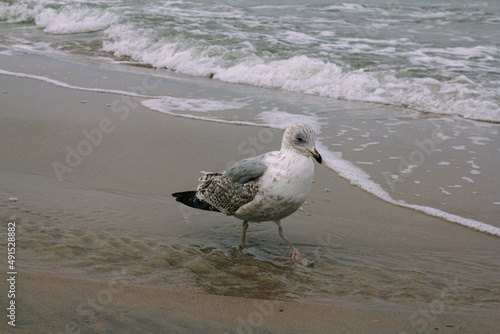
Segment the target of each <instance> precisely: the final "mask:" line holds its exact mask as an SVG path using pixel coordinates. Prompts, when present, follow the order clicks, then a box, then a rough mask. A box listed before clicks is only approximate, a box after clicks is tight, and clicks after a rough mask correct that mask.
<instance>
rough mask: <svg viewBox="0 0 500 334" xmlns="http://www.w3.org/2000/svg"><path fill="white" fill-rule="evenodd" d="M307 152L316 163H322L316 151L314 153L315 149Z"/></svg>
mask: <svg viewBox="0 0 500 334" xmlns="http://www.w3.org/2000/svg"><path fill="white" fill-rule="evenodd" d="M307 152H309V154H310V155H311V156H312V157H313V158H314V159H316V161H317V162H319V163H321V162H322V161H323V159H322V158H321V155H320V154H319V153H318V151H316V148H314V151H310V150H307Z"/></svg>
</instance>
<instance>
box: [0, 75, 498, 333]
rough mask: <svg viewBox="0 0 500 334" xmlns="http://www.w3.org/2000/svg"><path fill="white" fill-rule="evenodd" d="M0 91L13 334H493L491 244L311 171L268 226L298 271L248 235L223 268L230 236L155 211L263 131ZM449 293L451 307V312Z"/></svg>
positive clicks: (265, 143)
mask: <svg viewBox="0 0 500 334" xmlns="http://www.w3.org/2000/svg"><path fill="white" fill-rule="evenodd" d="M107 75H110V74H109V73H107ZM137 78H140V76H138V77H137ZM133 79H136V77H134V78H133ZM129 80H130V81H131V82H133V80H132V79H129ZM141 80H142V79H141ZM0 83H1V84H2V85H4V87H8V88H6V89H4V90H5V91H6V92H7V93H3V95H2V97H1V98H2V111H1V112H0V117H1V122H0V130H1V131H0V143H1V145H0V156H1V157H2V159H1V160H0V175H1V177H0V219H1V220H2V222H8V221H9V220H15V221H16V222H18V224H19V229H18V230H17V233H18V234H17V240H18V242H19V246H18V252H19V258H18V266H19V275H18V280H17V283H18V285H17V289H18V292H19V297H18V299H17V300H16V302H18V305H19V309H18V310H19V313H18V320H19V326H20V328H23V329H24V330H25V331H26V332H34V331H39V330H45V331H47V330H48V331H51V330H52V331H54V332H57V333H58V332H64V331H65V330H66V329H65V327H66V325H67V324H70V325H69V327H68V329H69V330H73V329H75V330H76V329H81V330H82V333H101V332H102V333H104V332H109V331H111V332H118V331H119V332H127V331H129V332H137V331H160V330H172V331H176V332H181V333H182V332H186V333H189V332H196V331H205V330H206V332H208V333H210V332H214V333H215V332H217V333H221V332H224V331H227V332H229V333H233V332H244V333H245V332H251V331H250V330H254V331H255V332H259V331H262V332H278V333H280V332H283V333H294V332H296V333H303V332H305V331H313V332H317V333H330V332H331V330H332V328H338V330H339V331H343V332H373V333H387V332H391V331H393V332H398V333H400V332H405V331H408V332H415V331H417V330H419V329H422V330H423V331H424V332H434V328H439V330H440V331H443V332H445V333H446V332H454V331H458V330H459V329H460V327H464V328H465V329H470V330H471V331H473V332H480V333H486V332H494V330H495V329H496V326H498V323H500V319H498V316H497V315H495V314H493V311H494V309H495V303H494V301H493V302H492V301H491V298H495V296H497V294H498V290H497V286H498V284H497V283H498V278H495V276H494V273H495V272H496V270H497V269H498V268H500V264H499V263H498V261H496V260H495V258H497V257H498V255H499V254H500V243H499V239H498V238H497V237H494V236H489V235H486V234H483V233H480V232H476V231H473V230H470V229H468V228H466V227H463V226H460V225H458V224H453V223H450V222H446V221H444V220H441V219H439V218H435V217H431V216H428V215H426V214H423V213H420V212H417V211H414V210H410V209H408V208H403V207H398V206H395V205H393V204H390V203H387V202H385V201H383V200H381V199H379V198H377V197H375V196H373V195H371V194H369V193H367V192H365V191H363V190H362V189H360V188H357V187H355V186H352V185H351V184H350V183H349V182H348V181H346V180H345V179H343V178H341V177H340V176H338V175H337V174H336V173H334V172H332V171H331V170H330V169H328V168H326V167H325V166H319V165H316V166H315V169H316V171H315V177H314V179H315V183H314V184H313V187H312V190H311V193H310V195H309V198H308V201H307V204H305V205H304V206H303V210H300V211H297V212H296V213H295V214H293V215H292V216H290V217H288V218H287V219H286V220H285V231H286V233H287V236H288V237H289V238H290V240H291V241H292V242H293V243H294V245H296V247H297V248H298V249H299V250H300V251H301V253H303V254H304V255H305V256H306V257H312V258H315V259H318V260H319V261H318V265H317V266H316V267H314V268H313V269H312V270H311V271H309V270H305V269H304V268H301V267H297V266H294V265H293V264H291V263H290V261H289V255H290V254H288V250H287V248H286V245H283V244H281V243H280V241H279V237H277V231H276V230H275V228H274V226H272V224H255V225H251V226H250V228H249V231H248V235H247V236H248V245H249V247H248V250H247V251H246V252H245V253H244V254H243V255H241V254H237V253H235V252H234V251H233V250H232V247H233V246H234V245H236V244H237V242H238V240H239V239H238V238H239V237H238V235H239V233H240V222H239V221H238V220H236V219H234V218H232V217H225V216H223V215H216V214H210V213H208V214H206V213H202V212H197V211H189V210H186V209H184V210H183V208H182V207H179V205H178V204H177V203H176V202H175V200H173V199H172V198H171V196H170V194H171V193H172V192H175V191H182V190H188V189H192V188H193V187H195V186H196V184H197V178H198V177H199V176H200V170H201V169H205V170H209V171H218V170H223V169H224V168H226V167H227V165H228V164H229V163H230V162H233V160H239V159H242V158H245V157H248V156H250V155H255V154H254V153H256V154H260V153H264V152H265V151H269V150H276V149H279V145H280V142H281V136H282V132H281V131H278V130H269V129H267V130H266V132H265V133H263V132H259V130H260V131H262V130H261V129H259V128H256V127H250V126H243V125H231V124H221V123H214V122H204V121H199V120H192V119H185V118H181V117H173V116H168V115H164V114H161V113H158V112H152V111H150V110H148V109H146V108H144V107H143V106H142V105H140V103H137V102H138V101H135V100H122V99H121V97H120V96H117V95H116V94H114V95H113V94H106V93H97V92H88V91H75V90H72V89H69V88H64V87H57V86H52V85H48V84H46V83H43V82H39V81H33V80H30V79H26V78H15V77H6V76H0ZM128 84H129V83H128V82H127V83H124V84H123V85H124V86H125V87H127V85H128ZM186 86H188V84H186ZM242 89H244V88H242ZM27 97H28V98H27ZM48 97H50V98H48ZM115 101H118V102H116V103H117V104H116V105H115V106H116V108H117V109H116V110H121V111H122V112H121V113H120V112H113V110H112V108H111V106H113V103H115ZM124 101H125V102H124ZM126 101H128V102H130V103H134V104H131V105H133V106H134V108H132V107H130V108H129V109H128V113H125V109H123V108H122V109H119V108H120V107H123V106H126V105H127V104H126ZM125 115H126V116H125ZM259 134H260V138H261V139H260V141H259ZM263 135H266V136H267V137H266V136H263ZM262 138H264V140H262ZM252 143H257V144H258V145H253V144H252ZM250 149H252V150H250ZM212 152H216V154H212ZM179 171H180V172H179ZM58 172H59V174H58ZM58 176H60V177H58ZM60 179H62V182H61V180H60ZM12 197H15V198H16V199H17V200H16V201H10V200H9V198H12ZM305 222H307V224H304V223H305ZM30 268H32V269H31V271H30ZM40 268H45V270H46V271H49V272H50V275H47V273H46V272H45V273H39V271H40ZM123 269H125V270H126V272H130V273H131V275H132V276H133V280H132V281H133V283H131V284H130V285H126V286H123V289H120V291H118V289H117V290H116V291H117V293H116V296H115V295H114V294H113V291H114V290H113V288H112V287H110V286H109V282H111V281H112V280H113V277H114V276H113V275H114V273H116V272H121V270H123ZM75 277H78V279H76V278H75ZM106 282H107V283H106ZM450 282H452V283H453V282H458V285H459V286H460V288H461V289H463V290H465V291H464V292H463V293H462V292H461V291H459V292H458V295H456V296H455V295H451V291H453V289H451V288H450V287H454V285H450V284H452V283H450ZM256 284H258V288H256ZM4 287H6V285H5V284H3V285H2V286H1V288H2V295H3V296H6V295H7V293H6V291H5V293H4V292H3V289H4ZM161 287H163V288H161ZM172 287H175V290H183V291H173V290H174V289H173V288H172ZM467 289H469V290H467ZM258 290H261V291H258ZM103 291H110V293H111V295H110V294H109V293H108V292H103ZM99 296H100V297H99ZM109 296H112V298H111V297H110V298H108V299H106V298H107V297H109ZM242 296H244V297H242ZM115 297H116V298H115ZM283 297H286V298H290V301H287V300H280V298H283ZM98 298H100V300H101V301H102V303H101V305H100V306H106V307H101V309H99V310H97V311H98V312H93V311H92V309H91V308H89V307H87V306H89V305H88V300H89V299H90V300H94V303H95V301H96V300H97V299H98ZM259 298H260V299H259ZM262 298H264V299H262ZM6 300H7V298H5V297H3V298H2V305H3V303H5V301H6ZM108 300H109V303H108ZM165 300H168V302H165ZM258 301H264V302H263V303H262V304H260V305H261V306H256V304H255V303H256V302H257V303H258ZM82 303H84V304H83V306H81V307H80V312H78V311H76V310H77V308H78V307H79V306H80V305H82ZM85 303H87V304H85ZM270 303H271V304H272V305H273V307H274V308H273V312H271V311H269V307H270V305H271V304H270ZM329 303H330V305H328V304H329ZM481 303H487V305H488V306H486V307H481V306H479V305H480V304H481ZM488 303H489V304H488ZM104 304H106V305H104ZM165 304H167V305H165ZM377 304H379V305H381V307H380V309H379V308H377V306H376V305H377ZM262 305H263V306H262ZM352 305H359V308H358V307H353V306H352ZM398 305H400V306H399V307H398ZM402 305H406V306H408V305H409V306H408V307H409V308H408V309H405V310H402V308H403V307H402ZM98 306H99V305H98ZM438 306H439V307H440V308H439V309H437V308H432V307H438ZM259 307H260V308H259ZM266 307H268V308H267V309H266ZM280 309H283V312H280V311H279V310H280ZM431 311H433V312H434V313H436V314H429V312H431ZM258 314H260V315H261V316H260V317H259V316H258ZM268 314H269V315H268ZM422 314H426V315H427V317H426V316H423V315H422ZM92 315H94V317H92ZM221 315H224V316H221ZM85 316H86V317H87V318H85ZM89 318H92V319H89ZM40 319H44V323H43V324H42V323H40ZM239 319H243V320H242V321H240V320H239ZM332 319H334V320H335V321H332ZM252 321H253V323H254V324H259V325H258V326H251V325H250V323H251V322H252ZM72 322H75V323H76V324H77V325H78V327H75V326H76V325H74V324H73V323H72ZM245 323H246V324H247V325H248V326H249V327H248V326H245V325H244V324H245ZM424 325H425V326H424ZM447 325H452V326H454V327H446V326H447ZM1 326H6V324H5V323H2V325H1ZM1 326H0V328H3V327H1ZM238 326H241V327H238ZM332 326H338V327H332ZM424 327H425V328H424Z"/></svg>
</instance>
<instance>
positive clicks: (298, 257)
mask: <svg viewBox="0 0 500 334" xmlns="http://www.w3.org/2000/svg"><path fill="white" fill-rule="evenodd" d="M276 224H278V228H279V232H280V237H281V238H282V239H283V240H285V242H286V243H287V244H288V246H289V247H290V248H291V249H292V260H293V261H297V262H299V263H301V264H303V265H304V266H306V267H312V266H313V265H314V261H310V260H308V259H306V258H305V257H302V256H301V255H300V253H299V251H298V250H297V248H295V247H293V245H292V243H291V242H290V241H289V240H288V239H287V237H286V235H285V232H284V231H283V226H281V220H277V221H276Z"/></svg>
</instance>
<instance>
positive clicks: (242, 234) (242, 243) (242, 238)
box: [240, 220, 248, 250]
mask: <svg viewBox="0 0 500 334" xmlns="http://www.w3.org/2000/svg"><path fill="white" fill-rule="evenodd" d="M247 228H248V222H247V221H246V220H244V221H243V226H242V229H241V240H240V250H242V249H243V248H245V237H246V235H247Z"/></svg>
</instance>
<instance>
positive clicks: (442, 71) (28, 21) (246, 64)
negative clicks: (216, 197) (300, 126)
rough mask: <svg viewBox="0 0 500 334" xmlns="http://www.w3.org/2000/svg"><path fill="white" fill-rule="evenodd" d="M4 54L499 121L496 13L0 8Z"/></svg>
mask: <svg viewBox="0 0 500 334" xmlns="http://www.w3.org/2000/svg"><path fill="white" fill-rule="evenodd" d="M0 24H1V26H2V33H1V36H0V44H2V45H9V46H12V47H15V48H17V49H24V50H29V51H36V52H42V53H45V54H47V53H51V54H58V55H64V56H72V57H77V58H78V57H86V58H90V59H93V60H96V61H100V62H102V61H112V62H130V63H135V64H142V65H144V66H153V67H156V68H165V69H168V70H170V71H176V72H180V73H184V74H188V75H192V76H199V77H203V76H213V78H214V79H217V80H221V81H225V82H230V83H241V84H247V85H254V86H259V87H268V88H278V89H283V90H288V91H293V92H298V93H304V94H312V95H319V96H326V97H331V98H335V99H342V100H351V101H369V102H377V103H382V104H390V105H395V106H404V107H407V108H411V109H414V110H419V111H423V112H426V113H435V114H447V115H459V116H463V117H465V118H470V119H476V120H489V121H496V122H498V121H500V100H499V96H500V94H499V89H500V72H499V68H500V61H499V58H500V57H499V54H500V3H498V1H495V0H489V1H466V0H463V1H437V2H436V1H418V2H415V1H409V0H391V1H377V0H371V1H349V2H344V1H237V0H236V1H184V0H181V1H147V0H144V1H129V0H123V1H118V0H110V1H106V0H102V1H52V0H48V1H46V0H44V1H24V0H23V1H2V2H0Z"/></svg>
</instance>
